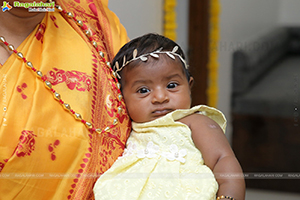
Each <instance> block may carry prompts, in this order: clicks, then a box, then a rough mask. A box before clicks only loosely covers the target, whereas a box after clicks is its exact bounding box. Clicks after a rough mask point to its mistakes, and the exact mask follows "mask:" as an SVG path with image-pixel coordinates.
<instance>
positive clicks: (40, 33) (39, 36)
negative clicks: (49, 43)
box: [35, 23, 46, 43]
mask: <svg viewBox="0 0 300 200" xmlns="http://www.w3.org/2000/svg"><path fill="white" fill-rule="evenodd" d="M45 30H46V24H44V23H41V24H40V25H39V28H38V29H37V32H36V34H35V37H36V39H37V40H38V41H41V43H43V38H44V33H45Z"/></svg>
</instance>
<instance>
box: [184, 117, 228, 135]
mask: <svg viewBox="0 0 300 200" xmlns="http://www.w3.org/2000/svg"><path fill="white" fill-rule="evenodd" d="M178 121H179V122H181V123H184V124H186V125H187V126H188V127H189V128H190V129H192V130H193V129H197V130H198V131H201V130H206V131H209V130H221V127H220V126H219V124H218V123H217V122H215V121H214V120H212V119H211V118H209V117H208V116H206V115H203V114H202V113H193V114H191V115H188V116H186V117H184V118H181V119H179V120H178ZM222 132H223V131H222Z"/></svg>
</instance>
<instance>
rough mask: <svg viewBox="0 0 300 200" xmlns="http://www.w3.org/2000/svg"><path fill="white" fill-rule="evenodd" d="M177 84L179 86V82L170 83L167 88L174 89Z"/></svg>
mask: <svg viewBox="0 0 300 200" xmlns="http://www.w3.org/2000/svg"><path fill="white" fill-rule="evenodd" d="M177 86H178V84H177V83H169V85H168V86H167V88H169V89H172V88H175V87H177Z"/></svg>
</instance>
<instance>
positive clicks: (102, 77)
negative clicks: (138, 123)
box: [0, 0, 130, 200]
mask: <svg viewBox="0 0 300 200" xmlns="http://www.w3.org/2000/svg"><path fill="white" fill-rule="evenodd" d="M56 2H57V3H58V4H59V5H61V6H62V8H63V9H64V10H67V11H68V12H72V13H73V15H74V16H75V17H76V18H77V19H79V20H82V21H83V22H84V23H85V24H86V25H87V26H88V27H89V29H90V30H92V32H93V33H94V34H93V35H92V37H93V39H94V40H95V41H96V42H97V45H98V47H99V48H100V49H101V50H102V51H103V52H105V58H106V60H109V61H110V60H112V58H113V56H114V54H115V53H116V52H117V51H118V49H119V47H121V45H123V44H124V43H125V42H126V41H127V35H126V31H125V30H124V28H123V26H122V25H120V23H119V20H118V18H117V17H116V16H115V15H114V14H113V13H111V11H109V9H108V8H107V4H108V1H107V0H102V1H100V0H98V1H96V0H95V1H93V0H89V1H82V0H63V1H62V0H59V1H56ZM0 35H1V34H0ZM7 42H9V41H7ZM0 48H2V47H0ZM17 51H19V52H22V53H23V55H24V57H26V59H27V60H28V61H31V62H32V63H33V65H34V66H35V67H36V68H38V69H39V70H40V71H42V72H43V74H44V76H46V77H47V79H48V80H49V81H50V82H51V83H52V85H53V88H54V89H55V90H56V91H58V92H59V93H60V94H61V96H62V98H63V99H64V101H65V102H67V103H69V104H70V105H71V107H72V109H74V110H76V111H77V112H78V113H80V114H81V115H82V117H83V118H84V119H85V120H86V121H89V122H92V124H93V125H94V126H95V127H97V128H101V129H102V128H105V127H106V126H108V125H110V124H112V123H113V122H112V121H113V119H114V118H115V116H116V112H117V105H116V99H117V98H118V97H117V92H116V91H115V90H114V89H113V87H112V85H111V79H112V77H111V74H110V72H109V70H108V69H107V67H106V63H103V62H102V60H101V56H100V55H99V54H98V53H97V51H96V50H95V48H93V47H92V45H91V44H90V43H89V40H88V39H87V37H86V36H85V35H84V33H83V32H82V30H80V28H79V27H78V26H77V25H76V24H75V22H74V21H72V20H71V19H69V18H67V17H64V16H63V15H62V14H60V13H59V12H49V13H47V14H46V16H45V18H44V19H43V21H42V22H41V23H40V24H39V25H38V26H37V27H36V29H35V30H34V31H33V32H32V33H31V34H30V35H29V36H28V37H27V38H26V40H25V41H23V43H22V44H21V45H20V46H19V47H18V48H17ZM0 91H1V92H0V94H1V96H0V98H1V101H0V102H1V112H2V115H1V116H0V121H1V124H0V125H1V126H0V194H1V195H0V198H1V199H22V200H24V199H56V200H59V199H93V198H94V197H93V193H92V188H93V185H94V183H95V181H96V179H97V176H99V175H100V174H101V173H103V172H104V171H106V170H107V169H108V168H109V167H110V166H111V165H112V163H113V162H114V161H115V160H116V159H117V157H118V156H119V155H121V154H122V152H123V148H124V145H125V143H126V139H127V137H128V135H129V133H130V122H129V117H128V116H127V113H126V111H125V110H124V111H123V112H122V113H121V116H120V117H119V119H120V120H119V123H118V124H117V125H116V126H115V127H114V128H112V129H111V131H110V132H109V134H106V133H105V134H101V135H99V134H97V133H96V132H95V131H89V130H88V129H87V128H86V127H85V126H84V124H83V123H81V122H80V121H77V120H75V118H74V117H73V116H72V115H71V114H70V113H69V112H67V111H66V110H64V109H63V108H62V106H61V105H60V104H59V102H57V101H56V100H54V98H53V94H51V92H50V91H49V90H47V89H46V88H45V86H44V83H43V82H42V81H41V80H39V79H38V78H37V77H36V76H35V74H33V72H32V71H31V70H30V69H28V68H27V67H26V66H25V63H24V62H22V60H21V59H18V58H17V56H16V55H11V56H10V57H9V58H8V60H7V61H6V62H5V63H4V64H3V66H1V65H0ZM122 106H123V107H124V103H123V102H122Z"/></svg>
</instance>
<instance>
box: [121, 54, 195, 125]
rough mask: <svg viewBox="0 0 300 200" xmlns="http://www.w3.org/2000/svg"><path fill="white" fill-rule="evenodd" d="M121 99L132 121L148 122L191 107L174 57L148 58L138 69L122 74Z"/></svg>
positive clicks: (177, 62)
mask: <svg viewBox="0 0 300 200" xmlns="http://www.w3.org/2000/svg"><path fill="white" fill-rule="evenodd" d="M121 81H122V85H123V96H124V100H125V104H126V107H127V110H128V113H129V115H130V117H131V119H132V120H133V121H134V122H138V123H141V122H148V121H152V120H154V119H156V118H159V117H162V116H164V115H166V114H168V113H169V112H172V111H174V110H176V109H188V108H190V106H191V92H190V91H191V90H190V87H191V84H192V81H193V80H192V78H191V80H190V81H188V80H187V78H186V75H185V73H184V71H183V68H182V64H181V62H180V60H179V59H178V58H176V60H175V61H174V60H172V59H170V58H169V57H166V55H160V57H159V59H158V60H156V59H155V60H154V58H151V57H149V58H148V61H147V62H141V63H139V66H135V67H125V68H124V69H123V71H122V79H121Z"/></svg>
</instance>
